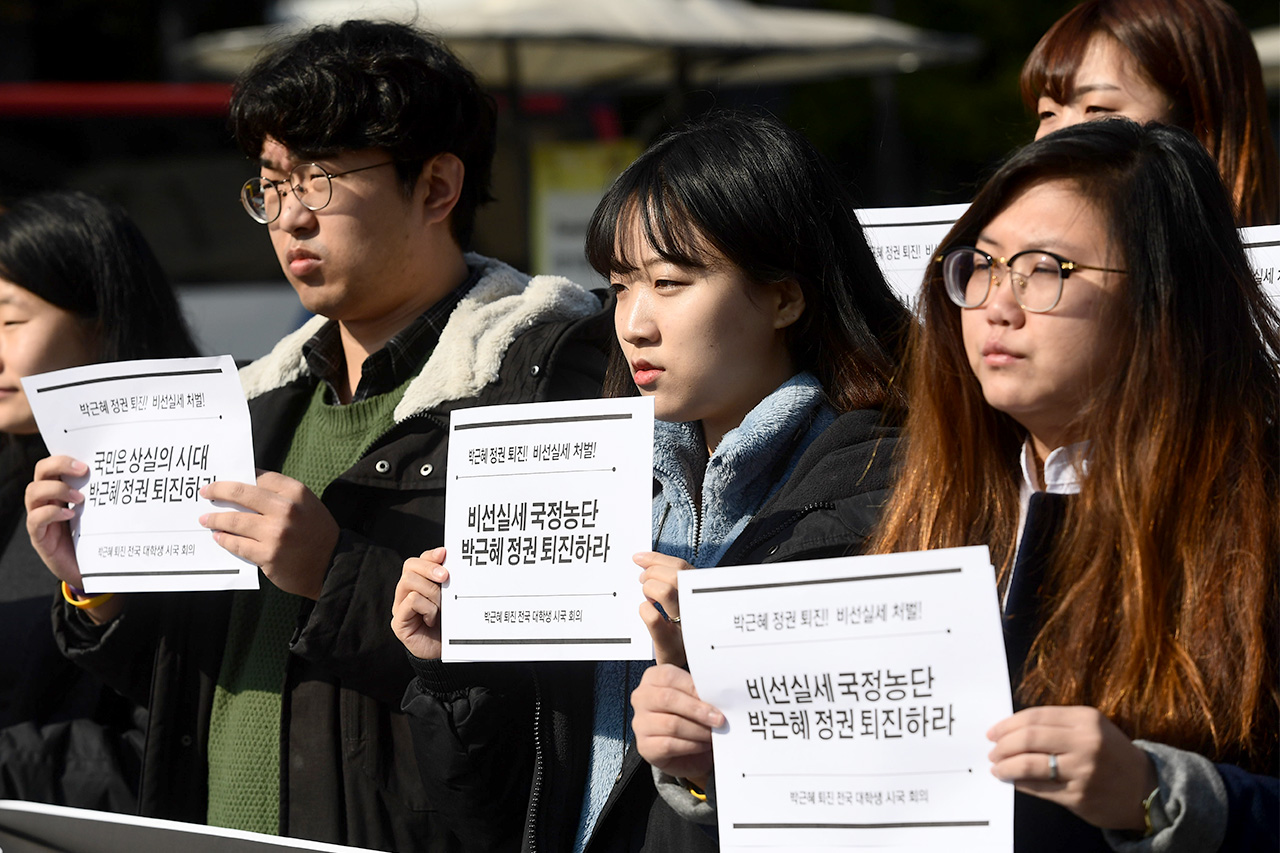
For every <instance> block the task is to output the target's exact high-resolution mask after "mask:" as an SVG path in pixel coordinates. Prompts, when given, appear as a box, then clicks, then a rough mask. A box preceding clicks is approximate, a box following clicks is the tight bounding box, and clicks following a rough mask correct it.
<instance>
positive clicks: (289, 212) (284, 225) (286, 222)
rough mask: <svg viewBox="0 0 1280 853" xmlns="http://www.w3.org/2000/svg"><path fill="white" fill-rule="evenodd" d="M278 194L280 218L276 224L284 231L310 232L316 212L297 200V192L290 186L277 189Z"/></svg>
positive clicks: (313, 225)
mask: <svg viewBox="0 0 1280 853" xmlns="http://www.w3.org/2000/svg"><path fill="white" fill-rule="evenodd" d="M278 192H279V193H280V216H279V217H278V218H277V219H276V224H277V225H279V226H280V228H281V229H282V230H284V231H288V232H289V233H294V232H297V231H310V230H312V229H313V228H315V224H316V212H315V211H314V210H312V209H311V208H309V207H307V206H306V205H305V204H303V203H302V202H301V201H299V200H298V191H297V190H295V189H294V188H293V187H292V186H291V185H289V184H285V185H283V186H281V187H278Z"/></svg>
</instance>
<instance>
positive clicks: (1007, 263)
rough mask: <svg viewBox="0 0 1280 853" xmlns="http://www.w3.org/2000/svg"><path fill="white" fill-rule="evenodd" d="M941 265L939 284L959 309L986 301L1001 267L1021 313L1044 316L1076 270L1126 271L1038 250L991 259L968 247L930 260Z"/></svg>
mask: <svg viewBox="0 0 1280 853" xmlns="http://www.w3.org/2000/svg"><path fill="white" fill-rule="evenodd" d="M933 262H934V263H937V264H942V281H943V283H944V284H945V285H946V288H947V296H949V297H950V298H951V301H952V302H954V303H955V304H957V305H959V306H960V307H961V308H977V307H979V306H981V305H982V304H983V303H984V302H986V301H987V297H988V296H989V295H990V294H991V291H992V290H993V289H994V288H995V287H996V286H998V285H999V283H1000V281H1001V279H1003V278H1004V272H1002V271H1001V269H1000V268H1001V267H1003V268H1004V270H1005V271H1007V272H1008V273H1009V280H1010V283H1011V285H1012V287H1013V296H1014V298H1015V299H1017V300H1018V304H1019V305H1021V306H1022V309H1023V310H1024V311H1030V312H1031V313H1033V314H1044V313H1046V312H1048V311H1052V310H1053V309H1054V308H1055V307H1057V305H1058V300H1060V299H1062V282H1063V280H1064V279H1066V278H1067V277H1069V276H1070V275H1071V273H1073V272H1075V271H1076V270H1098V271H1099V272H1114V273H1120V274H1122V275H1123V274H1125V273H1126V272H1127V271H1126V270H1117V269H1112V268H1110V267H1095V266H1090V265H1089V264H1081V263H1076V262H1075V261H1069V260H1067V259H1066V258H1064V257H1062V256H1061V255H1056V254H1054V253H1053V252H1046V251H1044V250H1041V249H1029V250H1027V251H1025V252H1018V253H1017V254H1016V255H1014V256H1013V257H1011V258H1007V259H1006V258H993V257H991V256H990V255H988V254H987V253H986V252H984V251H982V250H981V249H975V248H973V247H972V246H957V247H955V248H954V249H948V250H947V251H946V252H944V253H943V254H941V255H938V256H937V257H935V258H934V259H933Z"/></svg>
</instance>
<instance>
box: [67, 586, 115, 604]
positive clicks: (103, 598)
mask: <svg viewBox="0 0 1280 853" xmlns="http://www.w3.org/2000/svg"><path fill="white" fill-rule="evenodd" d="M76 592H79V590H76ZM62 597H63V599H64V600H65V601H66V602H67V604H70V605H71V606H72V607H79V608H80V609H81V610H92V609H93V608H95V607H101V606H102V605H104V604H106V603H107V602H108V601H110V600H111V599H113V598H115V597H116V594H115V593H114V592H104V593H102V595H91V596H89V597H88V598H76V597H75V594H74V593H73V592H72V591H71V587H70V586H68V585H67V582H66V581H63V582H62Z"/></svg>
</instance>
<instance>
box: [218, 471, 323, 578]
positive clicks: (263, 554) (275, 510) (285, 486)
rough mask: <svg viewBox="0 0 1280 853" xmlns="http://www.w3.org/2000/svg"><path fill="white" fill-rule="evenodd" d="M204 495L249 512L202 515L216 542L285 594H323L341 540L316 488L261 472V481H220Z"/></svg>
mask: <svg viewBox="0 0 1280 853" xmlns="http://www.w3.org/2000/svg"><path fill="white" fill-rule="evenodd" d="M200 496H201V497H202V498H207V499H208V500H212V501H225V502H227V503H231V504H235V505H236V506H240V507H244V508H245V509H246V510H249V511H248V512H213V513H205V514H204V515H202V516H200V524H201V525H203V526H204V527H207V528H209V529H211V530H213V531H214V534H213V539H214V541H215V542H217V543H218V544H219V545H221V546H222V547H223V548H226V549H227V550H228V551H230V552H231V553H232V554H235V555H236V556H237V557H240V558H241V559H244V560H248V561H249V562H251V563H253V564H255V565H257V566H259V567H260V568H261V569H262V573H263V574H265V575H266V576H267V578H268V579H269V580H270V581H271V582H272V583H273V584H275V585H276V586H277V587H279V588H280V589H282V590H284V591H285V592H290V593H293V594H294V595H301V596H302V597H304V598H309V599H311V600H312V601H315V600H316V599H318V598H319V597H320V590H321V588H322V587H323V586H324V578H325V574H326V572H327V571H328V568H329V560H330V558H331V557H332V555H333V549H334V548H335V547H336V546H337V544H338V522H336V521H334V519H333V515H332V514H330V512H329V510H328V509H327V508H326V507H325V505H324V504H323V503H321V502H320V499H319V498H318V497H316V496H315V495H314V494H313V493H312V491H311V490H310V489H308V488H307V487H306V486H304V485H302V483H299V482H298V481H297V480H294V479H293V478H291V477H286V476H285V475H283V474H277V473H275V472H274V471H259V472H258V482H257V485H253V486H251V485H249V484H248V483H237V482H234V481H230V480H219V481H216V482H213V483H210V484H209V485H207V486H205V487H204V488H203V489H201V490H200Z"/></svg>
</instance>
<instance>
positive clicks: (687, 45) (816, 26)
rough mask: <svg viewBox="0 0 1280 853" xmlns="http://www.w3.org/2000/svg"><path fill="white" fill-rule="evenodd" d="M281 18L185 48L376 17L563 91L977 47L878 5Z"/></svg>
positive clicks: (328, 3)
mask: <svg viewBox="0 0 1280 853" xmlns="http://www.w3.org/2000/svg"><path fill="white" fill-rule="evenodd" d="M275 10H276V15H275V17H276V18H277V19H278V21H279V23H277V24H275V25H273V26H268V27H248V28H242V29H237V30H226V31H222V32H217V33H207V34H204V35H200V36H197V37H195V38H193V39H191V40H190V41H189V42H188V43H187V44H186V45H184V47H183V49H182V51H181V54H182V57H183V58H184V59H185V60H186V61H187V62H188V63H189V64H190V65H191V66H193V67H194V68H196V69H199V70H201V71H203V72H205V73H213V74H221V75H224V76H229V75H233V74H235V73H238V72H239V71H240V70H241V69H243V68H244V67H246V66H247V65H248V63H250V62H251V61H252V60H253V58H254V57H255V56H256V55H257V54H258V53H259V51H261V49H262V48H264V47H266V46H268V45H269V44H271V43H272V42H273V41H275V40H276V39H279V38H281V37H284V36H287V35H290V34H292V33H294V32H297V31H299V30H302V29H306V28H308V27H311V26H315V25H316V24H321V23H337V22H339V21H343V20H347V19H349V18H374V19H384V20H393V21H401V22H404V23H412V24H414V25H416V26H419V27H421V28H423V29H427V30H431V31H433V32H435V33H438V34H439V35H440V36H441V37H442V38H444V40H445V41H446V42H447V43H448V45H449V47H450V48H451V49H452V50H454V51H455V52H456V53H457V54H458V55H459V56H461V57H462V59H463V60H464V61H465V62H467V63H468V64H469V65H470V66H471V68H472V69H473V70H474V71H475V72H476V73H477V75H478V76H479V77H480V79H481V81H482V82H483V83H485V84H486V85H488V86H492V87H499V86H506V87H515V86H518V87H520V88H522V89H533V90H571V89H583V88H591V87H595V86H613V87H618V88H646V87H658V88H665V87H669V86H670V85H671V84H672V83H673V82H677V81H678V82H680V83H683V84H687V85H744V84H758V83H781V82H792V81H797V80H811V79H815V78H820V77H829V76H837V75H842V74H866V73H877V72H899V71H914V70H915V69H916V68H919V67H921V66H924V65H935V64H943V63H950V62H958V61H963V60H965V59H969V58H971V57H973V56H974V55H975V54H976V53H977V49H978V42H977V40H976V39H974V38H973V37H971V36H955V35H942V34H938V33H932V32H928V31H925V30H921V29H918V28H916V27H911V26H908V25H906V24H902V23H899V22H897V21H893V20H890V19H888V18H883V17H878V16H875V15H857V14H851V13H844V12H826V11H817V10H812V9H794V8H784V7H779V6H766V5H760V4H755V3H750V2H745V0H417V2H414V0H363V2H362V0H283V1H282V2H279V3H277V4H276V7H275Z"/></svg>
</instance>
